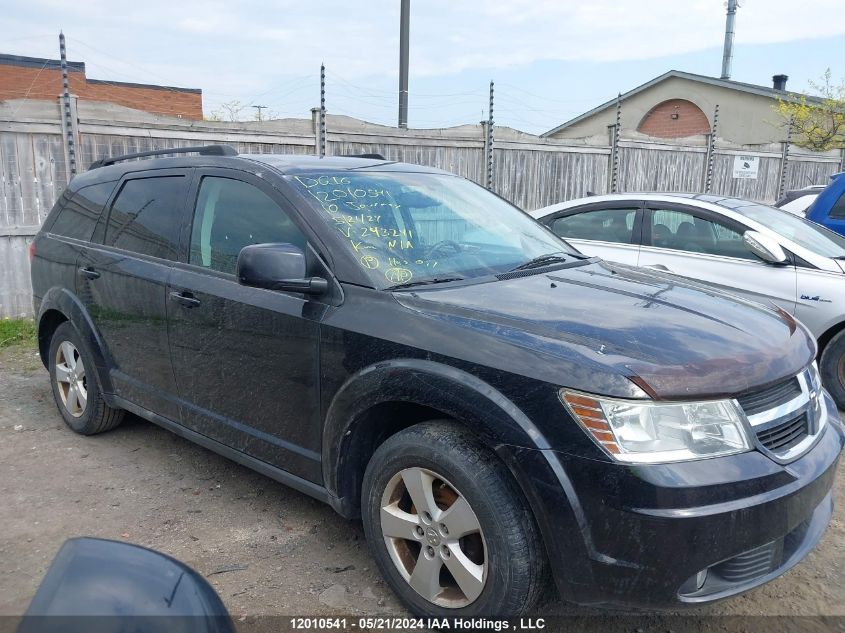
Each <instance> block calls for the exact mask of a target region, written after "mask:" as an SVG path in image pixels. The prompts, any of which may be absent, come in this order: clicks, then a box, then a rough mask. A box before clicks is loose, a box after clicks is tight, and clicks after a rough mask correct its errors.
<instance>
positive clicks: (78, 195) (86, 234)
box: [50, 181, 114, 240]
mask: <svg viewBox="0 0 845 633" xmlns="http://www.w3.org/2000/svg"><path fill="white" fill-rule="evenodd" d="M112 191H114V181H112V182H102V183H99V184H96V185H88V186H87V187H82V188H81V189H79V190H78V191H77V192H75V193H74V194H73V195H72V196H71V199H70V201H69V202H68V203H67V204H66V205H65V206H64V207H63V208H62V210H61V211H59V215H58V216H56V220H55V222H53V226H51V227H50V232H51V233H55V234H56V235H63V236H64V237H72V238H74V239H77V240H90V239H91V235H92V234H93V233H94V227H95V226H96V225H97V220H98V219H99V218H100V214H101V213H102V212H103V207H104V206H106V202H107V201H108V199H109V196H110V195H111V192H112Z"/></svg>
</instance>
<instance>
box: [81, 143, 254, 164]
mask: <svg viewBox="0 0 845 633" xmlns="http://www.w3.org/2000/svg"><path fill="white" fill-rule="evenodd" d="M194 152H196V153H198V154H199V155H200V156H237V155H238V152H237V150H236V149H235V148H234V147H232V146H231V145H196V146H194V147H171V148H168V149H154V150H152V151H149V152H137V153H135V154H123V155H122V156H111V157H109V158H101V159H100V160H98V161H95V162H93V163H91V166H90V167H89V168H88V169H89V170H91V169H98V168H99V167H105V166H107V165H114V164H115V163H119V162H120V161H124V160H130V159H132V158H144V157H145V156H164V155H166V154H191V153H194Z"/></svg>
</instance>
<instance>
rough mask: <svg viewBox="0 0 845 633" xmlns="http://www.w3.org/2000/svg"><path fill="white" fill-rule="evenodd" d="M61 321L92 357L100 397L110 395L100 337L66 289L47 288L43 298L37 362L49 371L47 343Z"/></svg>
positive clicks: (105, 353) (105, 354)
mask: <svg viewBox="0 0 845 633" xmlns="http://www.w3.org/2000/svg"><path fill="white" fill-rule="evenodd" d="M65 321H69V322H70V323H71V324H72V325H73V327H74V328H76V331H77V332H79V335H80V336H81V337H82V338H83V340H84V341H85V343H86V345H87V347H88V349H89V351H90V352H91V354H92V355H93V357H94V366H95V368H96V370H97V377H98V379H99V382H100V387H101V389H102V392H103V394H104V395H106V396H108V395H110V394H111V393H112V392H113V389H112V384H111V378H110V376H109V367H110V366H111V362H110V356H109V355H108V348H107V347H106V345H105V342H104V341H103V338H102V336H101V335H100V332H99V330H98V329H97V326H96V325H94V321H93V320H92V319H91V315H90V314H88V311H87V310H86V309H85V306H84V305H83V304H82V302H81V301H80V300H79V298H78V297H77V296H76V295H74V294H73V293H72V292H70V291H69V290H67V289H66V288H59V287H55V288H51V289H50V290H49V291H47V293H46V294H45V295H44V298H43V300H42V302H41V308H40V310H39V313H38V319H37V324H38V326H37V327H38V353H39V355H40V356H41V362H42V363H43V364H44V366H45V367H49V361H50V359H49V358H48V353H49V350H50V341H51V339H52V337H53V333H54V332H55V331H56V328H58V327H59V325H61V324H62V323H64V322H65Z"/></svg>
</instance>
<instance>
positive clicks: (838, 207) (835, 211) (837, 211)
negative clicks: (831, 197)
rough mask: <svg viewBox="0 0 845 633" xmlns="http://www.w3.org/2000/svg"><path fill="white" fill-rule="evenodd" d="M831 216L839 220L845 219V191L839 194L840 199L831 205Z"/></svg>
mask: <svg viewBox="0 0 845 633" xmlns="http://www.w3.org/2000/svg"><path fill="white" fill-rule="evenodd" d="M829 215H830V217H832V218H835V219H837V220H845V191H843V192H842V195H841V196H839V200H837V201H836V202H834V203H833V206H832V207H830V214H829Z"/></svg>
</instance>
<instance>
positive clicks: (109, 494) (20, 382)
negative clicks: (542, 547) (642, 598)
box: [0, 346, 845, 630]
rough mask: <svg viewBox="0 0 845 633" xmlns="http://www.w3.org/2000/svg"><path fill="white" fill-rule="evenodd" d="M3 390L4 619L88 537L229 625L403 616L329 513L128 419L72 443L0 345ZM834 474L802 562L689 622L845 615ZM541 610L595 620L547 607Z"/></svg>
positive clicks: (360, 542)
mask: <svg viewBox="0 0 845 633" xmlns="http://www.w3.org/2000/svg"><path fill="white" fill-rule="evenodd" d="M0 385H2V387H3V388H2V389H0V438H2V439H0V615H19V614H21V613H22V612H23V611H24V610H25V609H26V606H27V605H28V603H29V600H30V599H31V598H32V595H33V593H34V592H35V589H36V587H37V586H38V583H39V581H40V579H41V577H42V576H43V575H44V573H45V571H46V570H47V567H48V566H49V563H50V561H51V560H52V558H53V556H54V555H55V553H56V551H57V550H58V548H59V546H60V545H61V544H62V542H63V541H64V540H65V539H67V538H69V537H73V536H83V535H90V536H99V537H104V538H110V539H118V540H124V541H127V542H132V543H138V544H141V545H145V546H147V547H152V548H154V549H157V550H160V551H162V552H165V553H167V554H170V555H172V556H174V557H176V558H178V559H179V560H181V561H184V562H185V563H187V564H188V565H190V566H192V567H193V568H194V569H196V570H197V571H199V572H201V573H202V574H204V575H205V576H206V577H207V578H208V580H209V581H210V582H211V584H212V585H213V586H214V587H215V589H216V590H217V591H218V593H219V594H220V596H221V598H222V599H223V602H224V603H225V604H226V606H227V607H228V608H229V610H230V612H231V613H232V614H233V616H234V617H235V618H236V619H239V618H243V617H244V616H250V617H251V616H258V615H294V614H296V615H318V614H378V615H385V614H404V611H403V609H402V607H401V606H400V605H399V603H398V601H397V600H396V598H395V597H394V596H393V594H392V593H391V591H390V589H389V588H388V587H387V586H385V584H384V583H383V581H382V580H381V578H380V576H379V573H378V571H377V569H376V568H375V565H374V563H373V561H372V560H371V559H370V557H369V555H368V553H367V548H366V544H365V542H364V535H363V531H362V529H361V526H360V525H359V524H357V523H353V522H349V521H346V520H344V519H342V518H340V517H339V516H337V515H336V514H335V513H334V512H333V511H332V510H331V509H330V508H329V507H328V506H325V505H323V504H321V503H319V502H317V501H314V500H312V499H310V498H309V497H306V496H305V495H302V494H300V493H298V492H295V491H293V490H290V489H288V488H286V487H285V486H282V485H280V484H277V483H276V482H274V481H271V480H270V479H267V478H265V477H263V476H261V475H258V474H256V473H253V472H252V471H250V470H248V469H246V468H244V467H241V466H239V465H237V464H234V463H232V462H230V461H228V460H226V459H224V458H223V457H219V456H217V455H216V454H214V453H212V452H210V451H208V450H205V449H203V448H200V447H198V446H195V445H193V444H191V443H189V442H187V441H186V440H183V439H181V438H179V437H176V436H175V435H173V434H171V433H169V432H167V431H164V430H162V429H160V428H158V427H156V426H154V425H152V424H149V423H147V422H145V421H143V420H141V419H139V418H136V417H134V416H129V417H128V418H127V420H126V421H125V422H124V423H123V424H122V425H121V426H120V427H119V428H117V429H116V430H114V431H112V432H110V433H105V434H103V435H99V436H95V437H90V438H86V437H81V436H79V435H76V434H74V433H72V432H71V431H70V430H69V429H67V428H66V427H65V425H64V423H63V421H62V419H61V417H60V415H59V414H58V412H57V411H56V407H55V404H54V403H53V399H52V395H51V392H50V386H49V382H48V375H47V372H46V371H45V370H44V368H43V367H42V366H41V364H40V361H39V360H38V358H37V354H36V353H35V352H34V351H33V350H32V349H31V348H29V347H23V346H16V347H9V348H5V349H0ZM843 468H844V467H843V466H842V464H840V468H839V470H840V473H839V478H838V480H837V483H836V503H837V509H836V512H835V514H834V518H833V522H832V524H831V526H830V528H829V529H828V531H827V533H826V535H825V536H824V538H823V540H822V542H821V543H820V545H819V546H818V547H817V548H816V550H815V551H814V552H813V553H812V554H810V556H809V557H808V558H807V559H806V560H805V561H804V562H803V563H802V564H800V565H799V566H798V567H797V568H795V569H793V570H792V571H790V572H788V573H787V574H786V575H785V576H783V577H781V578H779V579H778V580H776V581H774V582H772V583H770V584H768V585H766V586H764V587H761V588H759V589H756V590H754V591H752V592H750V593H748V594H745V595H744V596H740V597H738V598H734V599H732V600H729V601H726V602H722V603H719V604H717V605H712V606H709V607H706V608H700V609H696V610H694V611H690V612H687V615H694V616H705V615H746V616H754V615H763V614H765V615H811V616H845V564H843V563H845V521H843V516H845V515H843V507H845V483H843V480H845V473H844V472H842V470H843ZM541 611H542V613H543V614H552V613H555V614H568V615H592V614H595V613H596V612H595V611H589V610H586V609H578V608H574V607H569V606H567V605H566V604H564V603H561V602H559V601H557V600H556V599H554V598H553V597H549V598H548V599H547V600H546V601H545V603H544V604H543V606H542V608H541ZM704 620H708V621H709V620H710V619H709V618H702V621H704ZM713 621H716V619H713ZM723 622H724V620H723ZM705 628H708V627H705ZM710 628H718V629H720V630H722V629H726V628H733V627H727V626H725V625H724V624H720V625H719V626H714V627H710Z"/></svg>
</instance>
